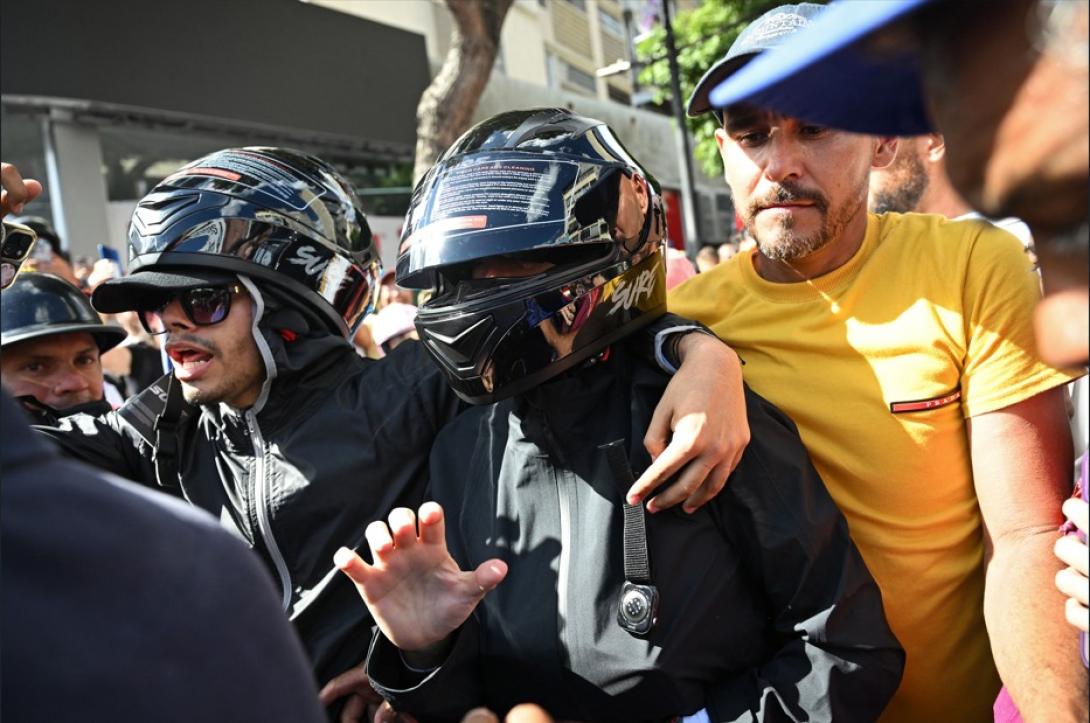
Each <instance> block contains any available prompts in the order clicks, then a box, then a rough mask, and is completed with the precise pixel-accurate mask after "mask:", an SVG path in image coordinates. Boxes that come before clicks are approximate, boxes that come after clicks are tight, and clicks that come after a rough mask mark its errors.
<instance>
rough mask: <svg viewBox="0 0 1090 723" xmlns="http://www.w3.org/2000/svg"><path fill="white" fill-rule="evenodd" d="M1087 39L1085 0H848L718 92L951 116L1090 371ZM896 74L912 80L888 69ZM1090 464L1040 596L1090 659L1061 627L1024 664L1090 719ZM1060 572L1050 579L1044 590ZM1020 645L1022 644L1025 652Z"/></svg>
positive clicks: (1050, 318) (957, 170)
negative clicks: (1041, 655)
mask: <svg viewBox="0 0 1090 723" xmlns="http://www.w3.org/2000/svg"><path fill="white" fill-rule="evenodd" d="M982 11H984V12H982ZM1088 43H1090V3H1087V2H1085V0H1083V1H1082V2H1075V1H1073V0H1005V1H1004V2H1001V3H994V2H987V3H984V2H966V1H965V0H957V1H955V0H883V1H882V2H859V1H853V2H839V3H834V5H833V6H832V7H831V8H830V9H829V12H828V13H826V14H825V15H824V16H823V17H822V18H821V19H820V20H819V21H818V22H815V23H814V24H813V25H811V26H810V27H808V28H807V29H806V30H805V31H804V32H801V33H799V34H798V36H796V37H795V38H793V39H792V41H791V42H790V43H787V44H784V45H782V46H780V47H779V48H777V49H775V50H774V51H773V52H771V53H767V54H766V55H765V56H764V57H762V58H760V59H759V60H757V61H755V62H754V63H752V64H751V65H749V66H747V67H746V68H745V69H744V70H743V71H741V72H739V73H737V74H735V75H733V76H731V77H729V78H727V79H726V80H725V81H724V82H723V83H722V84H721V85H720V86H719V87H716V88H715V89H714V90H713V91H712V94H711V95H712V99H713V100H714V101H715V102H716V103H717V104H719V105H724V106H726V105H730V104H733V103H737V102H739V101H743V100H747V101H749V102H755V103H759V104H760V105H762V106H765V107H768V108H773V109H775V110H777V111H780V112H782V113H786V114H790V115H798V116H802V117H806V118H810V119H812V120H814V121H817V122H821V123H825V124H827V125H830V126H832V127H836V128H844V129H853V130H856V131H859V132H866V133H896V134H899V135H902V134H910V133H921V132H924V131H926V130H930V129H932V127H933V126H934V127H936V128H938V129H940V130H941V131H942V132H943V134H944V135H945V137H946V141H947V144H948V145H949V148H950V150H949V154H948V158H947V167H948V172H949V175H950V179H951V181H952V183H953V186H954V188H955V189H956V191H957V192H958V193H960V194H961V195H962V196H964V197H965V198H966V199H967V200H968V201H969V202H970V204H971V205H972V206H974V207H975V208H976V209H977V210H979V211H981V212H983V213H986V214H989V215H991V216H993V217H996V216H1004V215H1012V216H1019V217H1021V218H1023V219H1024V220H1025V221H1026V222H1027V223H1028V225H1029V227H1030V228H1031V229H1032V232H1033V235H1034V237H1035V245H1036V251H1037V256H1038V259H1039V261H1040V266H1041V274H1042V279H1043V282H1044V290H1045V298H1044V299H1043V300H1042V301H1041V303H1039V304H1038V305H1037V308H1036V310H1035V320H1034V323H1035V331H1036V337H1037V347H1038V350H1039V352H1040V354H1041V356H1042V358H1044V359H1046V360H1047V361H1048V362H1049V363H1051V364H1066V365H1077V366H1080V367H1082V370H1083V372H1084V373H1085V369H1086V365H1087V361H1088V359H1090V315H1088V313H1087V312H1088V308H1090V278H1088V276H1090V274H1088V272H1090V264H1088V261H1087V257H1088V255H1090V230H1088V229H1090V224H1088V221H1087V218H1088V215H1090V143H1088V136H1090V59H1088V50H1087V49H1088ZM893 77H897V78H899V79H900V81H899V82H898V83H896V84H892V83H890V79H891V78H893ZM889 89H892V92H886V91H887V90H889ZM932 121H933V123H932ZM1081 381H1082V382H1083V384H1085V379H1083V380H1081ZM1082 389H1083V390H1085V387H1082ZM1076 400H1077V402H1076V404H1077V407H1078V409H1077V414H1078V419H1079V420H1080V421H1079V424H1078V425H1077V426H1078V427H1079V428H1078V429H1077V431H1076V443H1077V444H1078V445H1079V446H1080V448H1081V449H1085V447H1086V444H1087V441H1088V439H1087V431H1086V421H1085V420H1086V417H1087V400H1086V396H1085V391H1083V392H1081V393H1080V392H1076ZM1088 466H1090V464H1088V455H1087V453H1085V452H1083V454H1082V457H1081V459H1080V463H1079V465H1078V469H1077V470H1076V485H1075V495H1076V497H1077V496H1078V493H1079V492H1080V488H1081V492H1082V496H1083V499H1069V500H1068V501H1067V502H1065V503H1064V505H1063V512H1064V514H1066V515H1067V517H1068V519H1069V523H1068V525H1065V529H1066V528H1067V527H1068V526H1077V527H1078V528H1079V529H1080V530H1081V533H1080V534H1081V540H1080V539H1079V538H1077V537H1076V536H1074V535H1071V534H1068V535H1064V536H1063V537H1061V538H1060V539H1059V540H1057V542H1056V545H1055V551H1056V555H1057V557H1059V558H1060V559H1061V560H1062V561H1063V564H1065V565H1067V567H1066V568H1065V569H1064V570H1062V571H1060V572H1059V573H1058V574H1057V575H1056V579H1055V585H1056V587H1057V588H1058V589H1059V590H1060V591H1061V593H1062V594H1063V596H1064V597H1065V598H1066V600H1065V601H1064V602H1065V605H1064V607H1063V609H1062V613H1061V609H1060V608H1059V606H1058V601H1052V603H1051V605H1050V606H1049V607H1048V609H1047V610H1043V611H1042V613H1043V614H1044V615H1047V616H1049V617H1053V618H1054V617H1056V616H1059V615H1061V614H1063V615H1064V617H1066V619H1067V621H1068V622H1070V623H1071V625H1072V626H1074V627H1075V628H1077V629H1078V630H1081V631H1083V632H1082V639H1081V641H1080V645H1081V648H1082V667H1083V670H1079V666H1078V664H1077V663H1073V661H1071V660H1069V659H1070V658H1072V657H1073V651H1072V648H1073V647H1074V646H1073V644H1072V643H1073V641H1072V640H1071V639H1063V640H1058V641H1056V645H1057V647H1056V648H1054V650H1053V655H1052V656H1051V658H1050V659H1047V660H1033V659H1030V660H1027V661H1025V663H1024V664H1025V666H1026V667H1031V666H1033V665H1037V666H1038V667H1039V668H1041V669H1043V670H1047V671H1050V672H1053V671H1060V672H1061V673H1063V674H1064V675H1061V676H1060V680H1061V682H1063V683H1066V689H1065V693H1066V698H1064V699H1065V700H1075V701H1077V703H1078V710H1077V711H1076V713H1075V715H1074V716H1073V718H1074V719H1077V720H1086V718H1087V702H1088V699H1087V687H1088V677H1087V674H1086V670H1085V667H1086V665H1087V662H1088V660H1090V654H1088V653H1087V634H1086V631H1087V630H1088V629H1090V614H1088V612H1087V605H1088V600H1090V584H1088V583H1087V572H1088V569H1087V567H1088V566H1087V548H1086V542H1085V539H1086V538H1085V535H1086V531H1087V528H1088V527H1090V523H1088V522H1087V518H1088V514H1087V509H1088V506H1087V502H1086V487H1087V484H1088V483H1087V478H1088V473H1087V468H1088ZM1044 534H1045V535H1047V534H1048V533H1047V532H1045V533H1044ZM1043 582H1044V581H1041V583H1042V584H1043ZM1050 587H1051V582H1050V583H1049V584H1048V585H1047V586H1043V587H1042V591H1044V590H1046V588H1050ZM1049 592H1050V591H1049ZM1031 597H1036V596H1031ZM1019 622H1021V623H1022V624H1025V623H1026V622H1027V621H1026V620H1022V621H1019ZM994 643H995V641H994V640H993V644H994ZM1013 652H1014V653H1015V654H1016V655H1015V659H1016V660H1018V659H1020V658H1019V656H1018V655H1017V653H1020V652H1021V651H1019V650H1017V649H1015V650H1014V651H1013ZM996 657H997V661H998V662H999V664H1000V671H1001V672H1002V673H1003V677H1004V679H1008V678H1009V677H1010V674H1009V673H1008V671H1007V670H1006V669H1005V664H1004V658H1006V657H1008V656H1007V655H1004V654H1003V651H997V656H996ZM1049 680H1050V681H1051V683H1052V684H1051V685H1046V686H1038V687H1039V688H1040V689H1041V691H1042V693H1043V694H1042V695H1038V696H1037V697H1036V699H1034V698H1033V697H1027V696H1026V694H1025V691H1019V690H1014V691H1013V692H1014V697H1015V701H1014V702H1015V703H1017V705H1018V707H1019V708H1021V710H1022V713H1024V714H1025V717H1026V718H1027V719H1028V718H1033V717H1036V716H1039V715H1048V716H1049V717H1050V718H1055V717H1056V715H1055V709H1056V708H1057V707H1059V706H1056V705H1054V706H1052V709H1049V710H1047V712H1046V713H1044V714H1041V713H1038V712H1037V711H1038V708H1037V703H1038V702H1039V701H1042V700H1044V701H1047V700H1048V694H1049V692H1050V691H1051V690H1052V689H1053V688H1054V687H1055V682H1056V676H1055V674H1054V673H1053V675H1051V676H1050V678H1049ZM1012 708H1013V705H1012V704H1011V699H1010V697H1009V696H1008V695H1007V691H1004V695H1003V696H1001V697H1000V699H999V700H997V701H996V707H995V715H996V720H1002V721H1007V720H1015V717H1016V716H1017V711H1013V712H1012ZM1012 716H1015V717H1012Z"/></svg>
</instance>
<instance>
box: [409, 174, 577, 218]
mask: <svg viewBox="0 0 1090 723" xmlns="http://www.w3.org/2000/svg"><path fill="white" fill-rule="evenodd" d="M575 174H576V166H575V164H572V163H563V162H560V163H558V162H553V161H550V162H542V161H519V160H511V161H487V162H482V163H466V164H461V165H458V166H455V167H453V168H451V169H449V170H448V171H447V173H446V174H445V175H444V176H443V178H441V179H440V180H439V182H438V184H437V188H436V189H435V199H436V205H435V206H434V207H433V208H432V209H431V218H430V219H429V221H430V222H431V223H434V222H436V221H441V220H443V219H449V218H452V217H460V216H482V215H483V216H487V218H488V223H487V225H488V227H489V228H497V227H503V226H514V225H521V224H528V223H539V222H541V221H552V220H563V219H564V217H565V203H566V202H567V201H568V199H567V198H566V196H568V194H567V193H565V191H566V190H567V189H569V188H570V186H571V181H572V179H573V178H574V177H575Z"/></svg>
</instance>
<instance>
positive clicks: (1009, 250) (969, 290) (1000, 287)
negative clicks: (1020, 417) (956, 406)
mask: <svg viewBox="0 0 1090 723" xmlns="http://www.w3.org/2000/svg"><path fill="white" fill-rule="evenodd" d="M963 294H964V296H963V308H964V309H965V317H964V323H965V334H966V340H967V343H966V351H965V360H964V368H963V371H962V382H961V389H962V409H963V410H964V413H965V416H967V417H972V416H974V415H977V414H984V413H986V412H993V411H995V410H997V409H1002V408H1003V407H1008V406H1010V405H1012V404H1016V403H1018V402H1021V401H1024V400H1026V399H1028V398H1030V397H1032V396H1034V395H1035V394H1039V393H1040V392H1043V391H1046V390H1048V389H1051V388H1053V387H1055V386H1058V385H1060V384H1064V383H1066V382H1069V381H1071V380H1073V379H1075V378H1077V377H1078V376H1079V375H1078V374H1077V373H1074V372H1065V371H1060V370H1056V369H1053V368H1052V367H1050V366H1048V365H1046V364H1045V363H1044V362H1042V361H1041V359H1040V357H1039V356H1038V354H1037V348H1036V340H1035V338H1034V334H1033V309H1034V307H1035V306H1036V304H1037V302H1038V300H1039V299H1040V298H1041V285H1040V278H1039V277H1038V276H1037V274H1036V273H1035V272H1034V270H1033V267H1032V265H1031V264H1030V261H1029V258H1028V257H1027V255H1026V253H1025V250H1024V249H1023V247H1022V244H1021V243H1020V242H1019V241H1018V239H1017V238H1015V237H1014V236H1013V235H1011V234H1010V233H1008V232H1006V231H1003V230H1002V229H998V228H992V227H990V226H981V228H980V231H979V235H978V236H977V238H976V239H975V240H974V242H973V243H972V244H971V245H970V248H969V258H968V264H967V267H966V273H965V284H964V287H963Z"/></svg>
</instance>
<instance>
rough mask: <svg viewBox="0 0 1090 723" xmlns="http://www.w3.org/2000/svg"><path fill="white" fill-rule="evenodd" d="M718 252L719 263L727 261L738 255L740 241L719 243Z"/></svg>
mask: <svg viewBox="0 0 1090 723" xmlns="http://www.w3.org/2000/svg"><path fill="white" fill-rule="evenodd" d="M716 253H717V254H718V255H719V263H721V264H723V263H726V262H728V261H730V260H731V259H733V258H734V257H735V256H737V255H738V242H737V241H727V242H726V243H725V244H719V248H718V249H716Z"/></svg>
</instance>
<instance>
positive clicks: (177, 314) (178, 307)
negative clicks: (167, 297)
mask: <svg viewBox="0 0 1090 723" xmlns="http://www.w3.org/2000/svg"><path fill="white" fill-rule="evenodd" d="M159 319H160V320H161V321H162V322H163V328H164V329H167V330H170V329H192V328H193V326H194V324H193V322H192V321H190V320H189V316H188V315H187V314H186V313H185V310H184V309H183V308H182V302H181V301H180V300H179V299H173V300H171V302H170V303H169V304H167V305H166V306H165V307H163V310H162V311H160V312H159Z"/></svg>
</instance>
